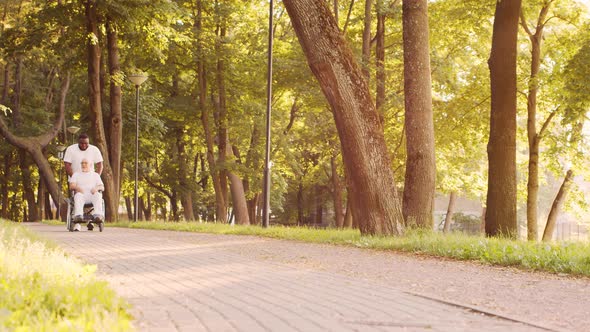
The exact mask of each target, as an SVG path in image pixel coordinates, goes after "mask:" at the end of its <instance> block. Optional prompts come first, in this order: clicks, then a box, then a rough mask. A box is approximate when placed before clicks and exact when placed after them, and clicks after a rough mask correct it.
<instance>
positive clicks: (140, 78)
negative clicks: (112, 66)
mask: <svg viewBox="0 0 590 332" xmlns="http://www.w3.org/2000/svg"><path fill="white" fill-rule="evenodd" d="M127 78H128V79H129V80H130V81H131V83H133V84H135V85H136V86H140V85H141V84H142V83H143V82H145V81H146V80H147V79H148V76H147V75H146V74H143V73H136V74H131V75H129V76H127Z"/></svg>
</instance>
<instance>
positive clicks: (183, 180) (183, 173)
mask: <svg viewBox="0 0 590 332" xmlns="http://www.w3.org/2000/svg"><path fill="white" fill-rule="evenodd" d="M183 135H184V133H183V130H182V128H179V129H178V130H177V131H176V148H177V150H178V184H179V185H180V203H181V204H182V208H183V212H184V220H186V221H193V220H195V214H194V212H193V190H192V188H191V185H190V181H189V174H188V166H187V164H186V158H187V156H186V149H185V142H184V139H183V137H182V136H183Z"/></svg>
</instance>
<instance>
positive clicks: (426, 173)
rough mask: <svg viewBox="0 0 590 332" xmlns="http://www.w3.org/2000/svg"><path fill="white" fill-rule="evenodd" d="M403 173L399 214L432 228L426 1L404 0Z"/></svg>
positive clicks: (412, 223)
mask: <svg viewBox="0 0 590 332" xmlns="http://www.w3.org/2000/svg"><path fill="white" fill-rule="evenodd" d="M402 6H403V39H404V96H405V128H406V150H407V160H406V175H405V184H404V198H403V214H404V219H405V221H406V225H408V226H418V227H423V228H429V229H432V227H433V225H434V224H433V212H434V211H433V210H434V191H435V177H436V167H435V157H434V120H433V115H432V94H431V93H432V92H431V91H432V86H431V82H430V55H429V52H430V49H429V46H428V3H427V0H417V1H416V0H404V1H403V2H402Z"/></svg>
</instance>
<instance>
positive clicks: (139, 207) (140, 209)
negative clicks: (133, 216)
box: [135, 197, 144, 221]
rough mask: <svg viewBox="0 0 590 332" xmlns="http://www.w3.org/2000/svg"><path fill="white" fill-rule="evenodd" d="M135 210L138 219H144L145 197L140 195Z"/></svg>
mask: <svg viewBox="0 0 590 332" xmlns="http://www.w3.org/2000/svg"><path fill="white" fill-rule="evenodd" d="M135 210H137V220H139V221H143V220H144V218H143V211H144V207H143V197H138V198H137V206H135Z"/></svg>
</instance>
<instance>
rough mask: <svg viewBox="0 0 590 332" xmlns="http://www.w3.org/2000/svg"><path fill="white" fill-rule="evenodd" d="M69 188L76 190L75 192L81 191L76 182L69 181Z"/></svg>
mask: <svg viewBox="0 0 590 332" xmlns="http://www.w3.org/2000/svg"><path fill="white" fill-rule="evenodd" d="M70 190H72V191H74V192H77V193H81V192H82V190H81V189H80V188H79V187H78V184H77V183H76V182H70Z"/></svg>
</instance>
